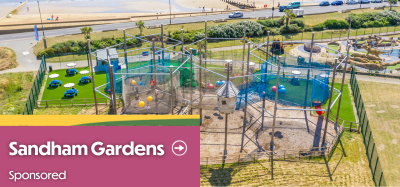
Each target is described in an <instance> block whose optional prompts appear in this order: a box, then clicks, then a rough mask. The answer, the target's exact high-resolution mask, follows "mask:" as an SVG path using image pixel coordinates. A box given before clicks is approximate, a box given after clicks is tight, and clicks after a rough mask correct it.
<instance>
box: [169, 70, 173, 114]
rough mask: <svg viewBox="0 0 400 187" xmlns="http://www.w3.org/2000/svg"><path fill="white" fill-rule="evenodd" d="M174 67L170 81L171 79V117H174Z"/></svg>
mask: <svg viewBox="0 0 400 187" xmlns="http://www.w3.org/2000/svg"><path fill="white" fill-rule="evenodd" d="M173 67H174V66H172V65H171V66H170V68H171V70H170V77H171V78H170V79H171V115H174V80H173V78H172V74H173Z"/></svg>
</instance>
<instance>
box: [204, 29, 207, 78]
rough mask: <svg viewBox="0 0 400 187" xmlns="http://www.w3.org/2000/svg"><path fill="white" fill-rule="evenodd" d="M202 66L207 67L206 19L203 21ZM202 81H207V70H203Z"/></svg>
mask: <svg viewBox="0 0 400 187" xmlns="http://www.w3.org/2000/svg"><path fill="white" fill-rule="evenodd" d="M204 29H205V32H204V34H205V40H204V68H205V69H207V21H205V22H204ZM204 82H205V83H207V70H204Z"/></svg>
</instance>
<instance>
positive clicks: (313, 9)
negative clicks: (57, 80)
mask: <svg viewBox="0 0 400 187" xmlns="http://www.w3.org/2000/svg"><path fill="white" fill-rule="evenodd" d="M382 6H389V4H388V3H386V2H384V3H370V4H362V5H361V7H362V8H370V7H382ZM358 8H360V5H359V4H355V5H339V6H325V7H320V6H308V7H303V8H302V9H304V14H305V15H310V14H321V13H327V12H336V11H339V10H350V9H358ZM272 12H273V11H272V10H261V11H254V12H244V17H245V18H256V17H271V16H272ZM273 13H274V14H273V16H274V17H280V16H282V15H283V12H279V11H278V10H277V9H275V11H274V12H273ZM227 18H228V14H217V15H207V16H196V17H184V18H174V19H172V24H180V23H190V22H201V21H211V20H217V19H227ZM169 23H170V20H169V19H161V20H151V21H146V26H153V25H161V24H164V25H167V24H169ZM132 27H135V23H134V22H125V23H113V24H105V25H94V26H92V28H93V31H103V30H113V29H124V28H132ZM39 31H40V29H39ZM44 33H45V36H46V37H52V36H59V35H66V34H76V33H80V27H75V28H68V29H56V30H47V31H44ZM34 37H35V36H34V32H33V31H32V32H27V33H17V34H5V35H0V42H3V41H10V40H21V39H32V38H33V39H34ZM39 37H40V38H42V37H43V34H42V31H40V32H39Z"/></svg>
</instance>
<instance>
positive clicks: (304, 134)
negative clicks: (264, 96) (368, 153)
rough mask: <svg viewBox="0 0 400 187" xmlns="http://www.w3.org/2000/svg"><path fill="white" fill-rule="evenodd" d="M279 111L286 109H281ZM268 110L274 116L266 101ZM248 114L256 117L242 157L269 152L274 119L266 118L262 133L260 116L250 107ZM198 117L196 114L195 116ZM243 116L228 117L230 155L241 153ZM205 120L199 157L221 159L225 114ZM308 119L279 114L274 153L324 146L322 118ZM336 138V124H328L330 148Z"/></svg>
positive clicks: (298, 114)
mask: <svg viewBox="0 0 400 187" xmlns="http://www.w3.org/2000/svg"><path fill="white" fill-rule="evenodd" d="M259 104H260V105H261V104H262V103H261V102H260V103H259ZM278 107H287V106H279V105H278ZM265 108H266V110H267V111H270V112H272V111H273V102H270V101H266V107H265ZM248 111H249V113H252V114H253V116H250V115H248V116H247V119H248V130H247V131H246V133H245V138H244V150H243V153H254V152H259V151H265V150H269V144H270V140H271V134H270V133H271V132H272V121H273V118H272V117H265V118H264V128H263V129H261V118H259V117H260V113H259V112H257V111H256V110H255V109H254V108H252V107H248ZM197 113H198V112H197V110H196V111H195V112H194V114H197ZM243 114H244V113H243V111H235V112H234V113H233V114H230V115H229V117H228V155H232V154H239V153H240V149H241V141H242V132H243ZM265 115H266V116H269V115H268V114H265ZM203 116H204V118H203V124H202V125H201V127H200V156H201V157H208V156H220V155H222V154H223V149H224V137H225V135H224V132H225V114H220V113H219V112H218V111H213V110H203ZM307 119H308V120H306V119H305V116H304V112H301V111H291V110H285V111H284V110H279V111H278V112H277V122H276V128H275V141H274V142H275V151H277V152H282V151H284V150H300V149H307V150H310V149H311V148H312V147H313V144H315V143H314V142H316V144H317V145H321V142H322V134H323V132H324V130H323V129H324V128H323V126H324V125H325V123H324V122H323V121H324V120H323V118H320V119H318V117H317V116H310V115H309V112H308V113H307ZM318 120H320V124H322V126H320V128H318V127H317V124H318ZM306 121H307V122H306ZM321 122H323V123H321ZM336 135H337V133H336V132H335V130H334V129H333V124H332V123H329V125H328V133H327V137H326V139H327V142H328V146H330V145H331V144H332V142H333V140H334V138H335V136H336Z"/></svg>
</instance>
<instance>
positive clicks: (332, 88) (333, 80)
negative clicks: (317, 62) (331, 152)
mask: <svg viewBox="0 0 400 187" xmlns="http://www.w3.org/2000/svg"><path fill="white" fill-rule="evenodd" d="M337 61H338V59H337V58H335V66H334V67H333V76H332V86H331V91H330V96H329V105H328V108H327V112H326V117H325V131H324V136H323V137H322V145H321V147H325V146H326V142H325V140H326V133H327V132H328V123H329V114H330V112H331V104H332V96H333V90H334V86H335V74H336V66H337Z"/></svg>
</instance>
